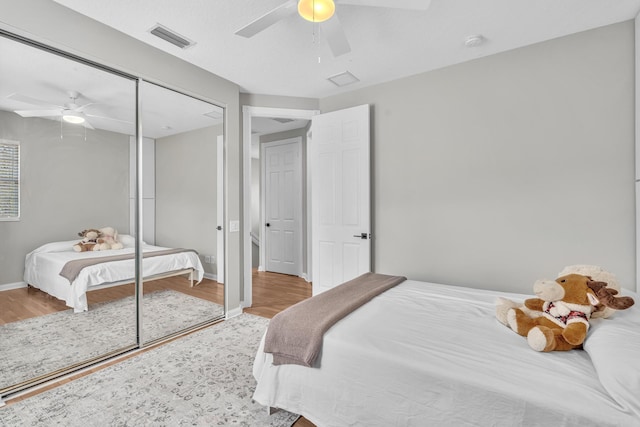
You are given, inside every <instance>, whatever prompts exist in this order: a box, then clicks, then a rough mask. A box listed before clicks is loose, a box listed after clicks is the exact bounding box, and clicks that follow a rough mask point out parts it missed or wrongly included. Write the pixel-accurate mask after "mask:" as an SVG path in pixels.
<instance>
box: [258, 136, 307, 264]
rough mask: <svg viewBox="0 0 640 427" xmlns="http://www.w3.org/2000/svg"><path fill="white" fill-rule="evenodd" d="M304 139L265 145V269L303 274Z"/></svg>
mask: <svg viewBox="0 0 640 427" xmlns="http://www.w3.org/2000/svg"><path fill="white" fill-rule="evenodd" d="M301 154H302V138H300V137H297V138H290V139H286V140H282V141H275V142H270V143H266V144H262V147H261V155H260V158H261V162H262V168H261V169H262V179H261V183H262V184H261V186H262V191H261V194H262V197H263V200H262V203H261V206H263V207H264V211H263V212H262V218H263V224H262V227H261V228H262V230H261V231H262V237H261V241H262V242H264V245H263V247H264V248H265V250H264V251H261V254H262V256H264V259H263V260H261V265H264V266H265V270H266V271H272V272H276V273H283V274H291V275H296V276H300V275H301V273H302V259H301V255H302V155H301Z"/></svg>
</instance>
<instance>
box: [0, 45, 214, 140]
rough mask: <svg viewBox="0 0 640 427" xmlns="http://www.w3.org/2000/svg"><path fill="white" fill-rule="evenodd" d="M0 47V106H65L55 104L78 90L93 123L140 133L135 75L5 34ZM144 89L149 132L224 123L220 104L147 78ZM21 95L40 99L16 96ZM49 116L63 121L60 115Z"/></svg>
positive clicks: (43, 108)
mask: <svg viewBox="0 0 640 427" xmlns="http://www.w3.org/2000/svg"><path fill="white" fill-rule="evenodd" d="M0 52H2V55H0V76H2V77H1V78H0V110H4V111H15V110H20V111H23V110H27V111H31V110H38V111H54V110H57V111H60V110H62V108H56V107H54V106H60V107H63V106H65V104H67V103H70V102H71V99H70V98H69V95H68V92H69V91H74V92H78V93H79V96H78V98H77V99H76V100H75V104H77V105H79V106H83V105H87V104H88V105H89V106H88V107H86V108H85V109H83V110H82V113H83V114H86V115H87V121H88V122H89V123H90V124H91V126H93V127H94V128H96V129H103V130H108V131H112V132H118V133H123V134H127V135H133V134H135V122H136V116H135V111H136V98H135V82H134V81H133V80H129V79H126V78H123V77H121V76H118V75H114V74H111V73H108V72H106V71H103V70H100V69H97V68H94V67H91V66H88V65H85V64H82V63H79V62H75V61H72V60H70V59H68V58H64V57H61V56H58V55H54V54H52V53H49V52H45V51H43V50H40V49H37V48H34V47H32V46H28V45H25V44H22V43H19V42H15V41H13V40H10V39H7V38H4V37H0ZM15 58H19V59H20V60H19V61H18V60H15ZM141 92H142V100H143V103H142V116H141V121H142V125H143V132H144V136H146V137H149V138H161V137H165V136H169V135H174V134H177V133H182V132H186V131H190V130H194V129H200V128H203V127H209V126H214V125H219V124H221V123H222V122H223V120H222V119H223V110H222V108H220V107H218V106H215V105H212V104H209V103H206V102H204V101H201V100H198V99H195V98H192V97H189V96H186V95H183V94H178V93H176V92H174V91H172V90H169V89H166V88H162V87H160V86H157V85H154V84H151V83H146V82H145V83H144V84H143V86H142V87H141ZM16 95H17V96H19V97H28V98H31V99H33V100H34V101H38V102H25V101H23V100H19V99H18V100H16V99H15V98H14V96H16ZM38 116H42V115H41V114H38ZM96 116H97V117H96ZM44 117H45V118H47V119H52V120H58V121H59V120H60V116H59V115H58V116H48V115H45V116H44ZM82 126H84V125H82Z"/></svg>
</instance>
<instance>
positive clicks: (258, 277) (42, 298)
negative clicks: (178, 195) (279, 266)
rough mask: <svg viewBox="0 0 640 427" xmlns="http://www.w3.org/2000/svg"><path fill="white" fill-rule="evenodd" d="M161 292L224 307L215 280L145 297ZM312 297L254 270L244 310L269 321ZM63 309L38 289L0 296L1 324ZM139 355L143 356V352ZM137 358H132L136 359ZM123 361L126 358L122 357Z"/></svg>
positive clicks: (96, 297) (169, 285) (103, 296)
mask: <svg viewBox="0 0 640 427" xmlns="http://www.w3.org/2000/svg"><path fill="white" fill-rule="evenodd" d="M161 289H173V290H176V291H179V292H184V293H187V294H189V295H192V296H196V297H199V298H204V299H206V300H209V301H212V302H215V303H217V304H224V286H223V285H221V284H219V283H217V282H215V281H213V280H208V279H203V281H202V282H201V283H200V284H199V285H197V286H194V287H190V286H189V284H188V280H186V279H185V278H184V277H170V278H166V279H161V280H155V281H151V282H145V283H144V293H145V294H146V293H148V292H153V291H157V290H161ZM133 294H134V287H133V284H129V285H122V286H117V287H111V288H105V289H99V290H94V291H91V292H89V293H87V300H88V302H89V306H91V304H96V303H100V302H105V301H110V300H114V299H119V298H123V297H126V296H130V295H133ZM310 296H311V283H307V282H305V281H304V280H303V279H300V278H298V277H294V276H288V275H285V274H277V273H267V272H257V270H254V271H253V306H252V307H251V308H247V309H245V310H244V311H245V312H247V313H251V314H254V315H257V316H262V317H267V318H269V319H270V318H272V317H273V316H275V315H276V314H277V313H279V312H280V311H282V310H284V309H285V308H287V307H290V306H291V305H293V304H296V303H298V302H300V301H302V300H304V299H306V298H309V297H310ZM63 310H69V307H66V306H65V304H64V302H62V301H60V300H58V299H56V298H53V297H51V296H49V295H47V294H46V293H44V292H42V291H40V290H38V289H35V288H21V289H13V290H9V291H4V292H1V293H0V325H1V324H4V323H9V322H15V321H18V320H23V319H28V318H30V317H36V316H42V315H45V314H49V313H55V312H57V311H63ZM214 327H215V326H214ZM177 339H179V338H177ZM152 348H153V347H152ZM152 348H149V349H145V350H144V351H150V350H151V349H152ZM137 354H140V352H138V353H137ZM137 354H136V355H137ZM136 355H132V356H129V357H135V356H136ZM127 358H128V357H127ZM120 360H123V359H122V358H121V359H120ZM114 363H118V361H114V362H110V363H107V364H104V365H102V366H100V367H98V368H94V369H91V370H89V371H87V372H85V373H82V374H78V375H75V376H72V377H70V378H67V379H65V380H60V381H57V382H56V383H54V384H51V385H48V386H47V387H45V388H42V389H40V390H37V391H33V392H31V393H28V394H24V395H22V396H20V397H18V398H14V399H11V400H9V401H7V404H12V403H15V402H18V401H20V400H24V399H27V398H29V397H31V396H33V395H35V394H37V393H41V392H42V391H45V390H48V389H51V388H54V387H57V386H59V385H62V384H65V383H67V382H69V381H73V380H74V379H76V378H79V377H81V376H84V375H89V374H90V373H92V372H96V371H98V370H100V369H104V368H105V367H107V366H110V365H112V364H114ZM294 427H315V426H314V424H312V423H311V422H309V421H308V420H306V419H304V418H300V419H299V420H298V421H296V422H295V423H294Z"/></svg>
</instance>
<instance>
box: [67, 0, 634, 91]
mask: <svg viewBox="0 0 640 427" xmlns="http://www.w3.org/2000/svg"><path fill="white" fill-rule="evenodd" d="M55 1H57V2H58V3H60V4H62V5H65V6H67V7H69V8H71V9H74V10H76V11H78V12H80V13H82V14H84V15H87V16H89V17H91V18H94V19H96V20H98V21H101V22H103V23H105V24H107V25H109V26H111V27H113V28H116V29H118V30H120V31H122V32H124V33H127V34H129V35H131V36H133V37H135V38H137V39H140V40H142V41H144V42H146V43H148V44H150V45H153V46H155V47H157V48H159V49H162V50H164V51H166V52H168V53H171V54H173V55H175V56H177V57H180V58H182V59H184V60H186V61H188V62H191V63H193V64H196V65H198V66H200V67H202V68H204V69H207V70H209V71H211V72H213V73H215V74H217V75H219V76H221V77H224V78H226V79H228V80H231V81H233V82H235V83H237V84H238V85H239V86H240V88H241V91H242V92H248V93H255V94H270V95H284V96H298V97H311V98H322V97H326V96H330V95H333V94H337V93H341V92H344V91H350V90H353V89H356V88H360V87H365V86H370V85H373V84H377V83H381V82H385V81H390V80H394V79H397V78H400V77H405V76H409V75H413V74H418V73H421V72H425V71H429V70H433V69H437V68H442V67H445V66H447V65H451V64H456V63H460V62H464V61H469V60H472V59H475V58H478V57H482V56H486V55H491V54H494V53H498V52H502V51H506V50H510V49H514V48H517V47H521V46H526V45H529V44H533V43H537V42H541V41H545V40H549V39H553V38H556V37H560V36H564V35H567V34H571V33H575V32H579V31H584V30H588V29H592V28H596V27H600V26H603V25H608V24H612V23H617V22H622V21H625V20H629V19H632V18H634V17H635V16H636V15H637V14H638V12H639V11H640V0H432V1H431V4H430V6H429V8H428V9H427V10H426V11H422V12H418V11H407V10H401V9H389V8H378V7H364V6H354V5H347V4H340V2H339V0H336V11H337V12H336V13H337V14H338V16H339V19H340V21H341V22H342V25H343V27H344V30H345V33H346V37H347V39H348V40H349V43H350V45H351V52H350V53H347V54H345V55H342V56H339V57H337V58H334V57H333V56H332V54H331V52H330V50H329V49H328V47H327V44H326V42H325V41H323V39H322V30H320V33H319V34H320V36H319V42H318V43H315V44H314V43H313V40H312V34H313V33H314V24H311V23H309V22H307V21H304V20H303V19H302V18H300V17H299V16H297V15H296V14H294V15H292V16H290V17H288V18H286V19H284V20H282V21H280V22H277V23H276V24H274V25H273V26H271V27H269V28H267V29H266V30H264V31H262V32H260V33H258V34H256V35H255V36H253V37H252V38H244V37H240V36H238V35H235V34H234V33H235V32H236V31H237V30H238V29H240V28H242V27H243V26H245V25H246V24H248V23H249V22H251V21H253V20H254V19H256V18H259V17H260V16H262V15H264V14H265V13H267V12H269V11H270V10H272V9H273V8H275V7H277V6H279V5H281V4H282V3H284V2H285V0H190V1H178V0H136V1H134V2H132V1H130V0H109V1H104V0H55ZM416 1H420V0H416ZM424 1H426V2H428V0H424ZM158 23H159V24H162V25H163V26H165V27H168V28H169V29H171V30H173V31H175V32H177V33H178V34H180V35H182V36H183V37H186V38H187V39H190V40H193V41H195V42H196V44H195V45H194V46H192V47H189V48H187V49H184V50H182V49H179V48H178V47H175V46H173V45H171V44H169V43H168V42H166V41H164V40H161V39H159V38H157V37H155V36H152V35H151V34H149V33H148V30H149V29H151V28H152V27H153V26H155V25H156V24H158ZM61 25H63V23H61ZM472 34H481V35H482V36H483V37H484V39H485V42H484V43H483V44H481V45H480V46H478V47H472V48H469V47H466V46H465V44H464V41H465V39H466V37H467V36H469V35H472ZM344 71H349V72H351V73H352V74H354V75H355V76H356V77H357V78H358V79H360V82H358V83H355V84H353V85H349V86H346V87H343V88H339V87H336V86H335V85H334V84H333V83H331V82H329V81H328V80H327V78H328V77H330V76H333V75H335V74H338V73H342V72H344Z"/></svg>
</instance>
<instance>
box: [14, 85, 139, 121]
mask: <svg viewBox="0 0 640 427" xmlns="http://www.w3.org/2000/svg"><path fill="white" fill-rule="evenodd" d="M67 95H68V97H69V101H68V102H66V103H65V104H64V105H55V104H51V103H49V102H47V101H42V100H40V99H35V98H31V97H30V96H26V95H20V94H18V93H14V94H12V95H9V96H8V97H7V98H9V99H13V100H14V101H20V102H24V103H27V104H31V105H37V106H39V107H43V108H46V109H38V110H14V113H16V114H18V115H20V116H22V117H61V118H62V120H64V121H66V122H68V123H73V124H84V126H85V127H87V128H89V129H94V127H93V126H92V125H91V123H89V118H95V119H102V120H114V121H118V122H123V123H130V122H127V121H125V120H119V119H113V118H111V117H103V116H97V115H94V114H87V113H85V112H84V110H85V109H86V108H87V107H89V106H90V105H95V103H93V102H89V103H87V104H83V105H78V104H77V103H76V101H77V99H78V98H79V97H80V93H79V92H76V91H72V90H71V91H68V92H67Z"/></svg>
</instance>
